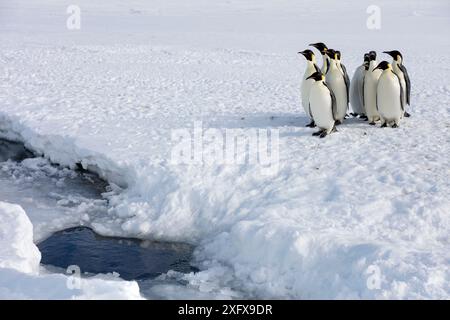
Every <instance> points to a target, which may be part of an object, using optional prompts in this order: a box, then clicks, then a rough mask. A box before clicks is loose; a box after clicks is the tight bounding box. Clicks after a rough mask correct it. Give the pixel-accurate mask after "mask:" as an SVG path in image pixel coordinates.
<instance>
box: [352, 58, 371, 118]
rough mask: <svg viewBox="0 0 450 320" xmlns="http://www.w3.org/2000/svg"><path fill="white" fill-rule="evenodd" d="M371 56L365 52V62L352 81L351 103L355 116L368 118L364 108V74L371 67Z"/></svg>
mask: <svg viewBox="0 0 450 320" xmlns="http://www.w3.org/2000/svg"><path fill="white" fill-rule="evenodd" d="M369 62H370V56H369V54H368V53H365V54H364V62H363V64H362V65H360V66H359V67H358V68H357V69H356V71H355V73H354V74H353V77H352V81H351V82H350V104H351V105H352V109H353V113H352V115H353V116H354V117H356V116H359V117H360V118H362V119H365V120H367V117H366V110H365V109H364V90H363V86H364V76H365V74H366V72H367V70H368V69H369Z"/></svg>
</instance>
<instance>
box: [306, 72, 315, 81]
mask: <svg viewBox="0 0 450 320" xmlns="http://www.w3.org/2000/svg"><path fill="white" fill-rule="evenodd" d="M314 76H315V74H314V73H313V74H312V75H310V76H309V77H308V78H306V80H309V79H313V78H314Z"/></svg>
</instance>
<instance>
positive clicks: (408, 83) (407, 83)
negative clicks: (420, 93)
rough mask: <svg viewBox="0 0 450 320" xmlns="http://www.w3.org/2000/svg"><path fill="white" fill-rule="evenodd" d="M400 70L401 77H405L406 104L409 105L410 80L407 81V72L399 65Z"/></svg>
mask: <svg viewBox="0 0 450 320" xmlns="http://www.w3.org/2000/svg"><path fill="white" fill-rule="evenodd" d="M399 68H400V70H402V72H403V76H404V77H405V82H406V104H408V105H409V104H410V102H411V80H410V79H409V75H408V70H406V67H405V66H404V65H402V64H401V65H399Z"/></svg>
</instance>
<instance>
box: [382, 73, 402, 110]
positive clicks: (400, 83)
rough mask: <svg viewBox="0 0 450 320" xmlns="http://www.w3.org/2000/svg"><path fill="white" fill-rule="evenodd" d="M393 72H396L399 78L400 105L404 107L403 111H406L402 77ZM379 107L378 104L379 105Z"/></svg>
mask: <svg viewBox="0 0 450 320" xmlns="http://www.w3.org/2000/svg"><path fill="white" fill-rule="evenodd" d="M392 73H393V74H395V76H396V77H397V80H398V84H399V86H400V106H401V108H402V112H405V101H403V87H402V82H401V81H400V77H399V76H398V75H397V74H396V73H395V72H392ZM377 109H378V106H377Z"/></svg>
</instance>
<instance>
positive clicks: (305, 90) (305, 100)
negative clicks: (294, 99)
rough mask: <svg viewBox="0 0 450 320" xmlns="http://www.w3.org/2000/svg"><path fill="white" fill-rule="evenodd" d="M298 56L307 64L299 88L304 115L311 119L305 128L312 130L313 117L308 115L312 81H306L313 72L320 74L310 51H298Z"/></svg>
mask: <svg viewBox="0 0 450 320" xmlns="http://www.w3.org/2000/svg"><path fill="white" fill-rule="evenodd" d="M299 54H301V55H303V56H304V57H305V58H306V63H307V64H306V70H305V73H304V75H303V80H302V86H301V95H302V106H303V109H304V110H305V113H306V115H307V116H308V117H309V118H310V119H311V122H310V123H309V124H308V125H306V126H307V127H310V128H313V127H315V123H314V119H313V117H312V116H311V114H310V113H309V91H310V90H311V85H312V84H313V83H314V80H313V79H308V77H309V76H310V75H312V74H313V73H314V72H320V69H319V67H318V66H317V64H316V57H315V55H314V53H313V52H312V51H311V50H304V51H300V52H299Z"/></svg>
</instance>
